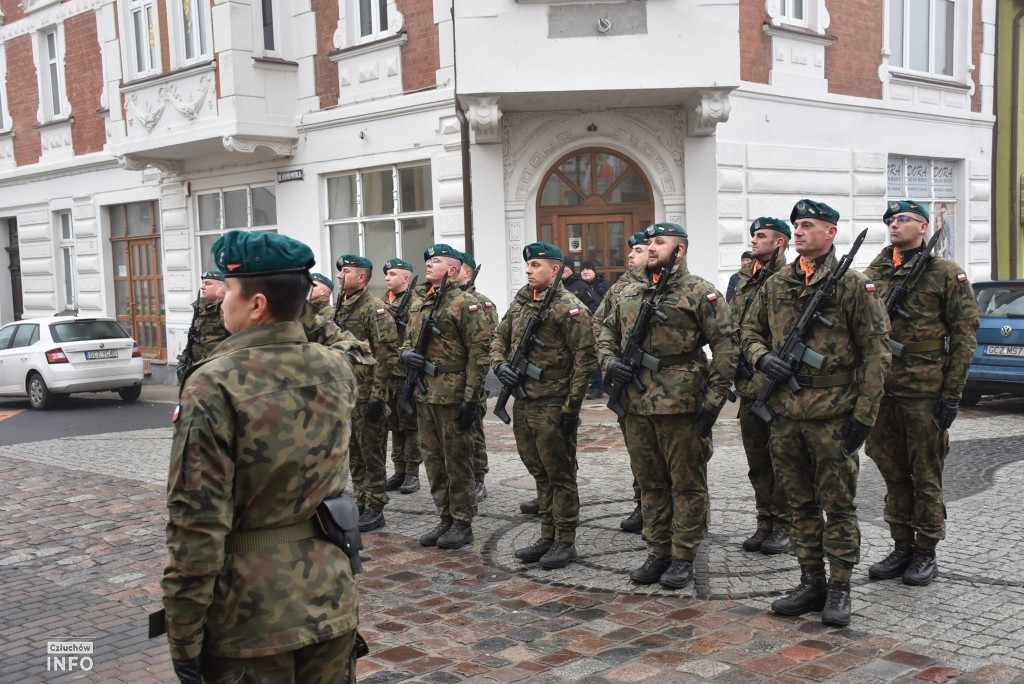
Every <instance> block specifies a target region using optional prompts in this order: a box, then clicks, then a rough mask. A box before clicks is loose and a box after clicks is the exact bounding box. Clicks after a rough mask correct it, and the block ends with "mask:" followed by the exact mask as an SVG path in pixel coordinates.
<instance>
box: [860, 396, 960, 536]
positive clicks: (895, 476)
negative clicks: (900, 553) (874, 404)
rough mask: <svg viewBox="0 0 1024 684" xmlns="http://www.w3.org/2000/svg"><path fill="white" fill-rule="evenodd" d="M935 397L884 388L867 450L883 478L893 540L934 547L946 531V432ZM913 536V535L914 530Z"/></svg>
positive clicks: (887, 518)
mask: <svg viewBox="0 0 1024 684" xmlns="http://www.w3.org/2000/svg"><path fill="white" fill-rule="evenodd" d="M934 408H935V399H929V398H925V399H921V398H917V397H893V396H889V395H888V394H886V395H885V396H884V397H882V402H881V404H880V405H879V408H878V418H877V419H876V420H875V427H874V428H872V430H871V434H870V435H869V436H868V442H867V445H866V446H865V447H864V451H865V453H867V455H868V456H869V457H870V458H871V460H873V461H874V462H875V465H877V466H878V471H879V472H880V473H881V474H882V478H883V479H884V480H885V491H886V494H885V522H887V523H889V533H890V534H891V535H892V538H893V539H894V540H896V541H914V543H915V544H916V545H917V546H920V547H922V548H925V549H934V548H935V546H936V544H938V543H939V540H940V539H945V537H946V523H945V521H946V507H945V505H944V504H943V501H942V468H943V465H944V464H945V462H946V455H947V454H949V433H948V432H947V431H946V430H940V429H939V425H938V422H937V419H936V418H935V416H934V415H933V413H932V412H933V410H934ZM915 532H916V533H917V539H916V541H915V539H914V533H915Z"/></svg>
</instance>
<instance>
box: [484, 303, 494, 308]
mask: <svg viewBox="0 0 1024 684" xmlns="http://www.w3.org/2000/svg"><path fill="white" fill-rule="evenodd" d="M484 306H485V307H487V308H488V309H490V308H493V307H494V302H484Z"/></svg>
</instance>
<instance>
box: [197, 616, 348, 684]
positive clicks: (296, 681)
mask: <svg viewBox="0 0 1024 684" xmlns="http://www.w3.org/2000/svg"><path fill="white" fill-rule="evenodd" d="M355 640H356V630H354V629H353V630H351V631H349V632H345V633H343V634H341V635H339V636H337V637H335V638H334V639H330V640H328V641H321V642H320V643H318V644H310V645H309V646H303V647H302V648H298V649H295V650H294V651H285V652H284V653H275V654H274V655H269V656H263V657H260V658H224V657H220V656H213V655H210V654H209V653H203V681H204V682H210V683H211V684H229V683H230V684H234V683H236V682H238V683H243V682H244V684H263V683H266V684H271V683H272V684H302V683H304V682H318V683H319V684H348V683H349V682H351V684H355V681H356V654H355V649H354V646H355Z"/></svg>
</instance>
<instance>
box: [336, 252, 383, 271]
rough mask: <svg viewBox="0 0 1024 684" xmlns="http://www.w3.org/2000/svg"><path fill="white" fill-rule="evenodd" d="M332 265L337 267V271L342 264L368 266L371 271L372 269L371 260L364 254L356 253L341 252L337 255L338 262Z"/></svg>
mask: <svg viewBox="0 0 1024 684" xmlns="http://www.w3.org/2000/svg"><path fill="white" fill-rule="evenodd" d="M334 265H335V266H337V267H338V270H339V271H340V270H341V267H342V266H353V267H355V268H368V269H370V270H371V271H372V270H373V262H372V261H370V260H369V259H367V258H366V257H364V256H359V255H358V254H342V255H341V256H340V257H338V262H337V263H336V264H334Z"/></svg>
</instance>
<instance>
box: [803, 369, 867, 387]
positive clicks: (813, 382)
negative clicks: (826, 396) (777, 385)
mask: <svg viewBox="0 0 1024 684" xmlns="http://www.w3.org/2000/svg"><path fill="white" fill-rule="evenodd" d="M793 377H794V378H796V381H797V382H798V383H800V386H801V387H840V386H842V385H849V384H850V383H851V382H854V381H856V380H857V371H847V372H845V373H836V374H835V375H799V374H797V375H794V376H793Z"/></svg>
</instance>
